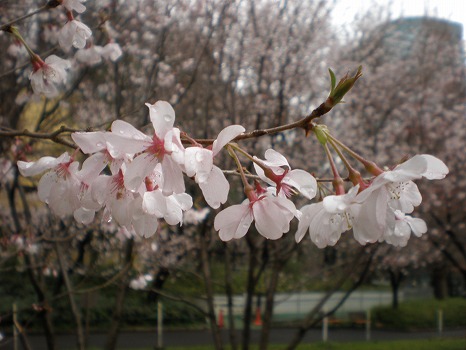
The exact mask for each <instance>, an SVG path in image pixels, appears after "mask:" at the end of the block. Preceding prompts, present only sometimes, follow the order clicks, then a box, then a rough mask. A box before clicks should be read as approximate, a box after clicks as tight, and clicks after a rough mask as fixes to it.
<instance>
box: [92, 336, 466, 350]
mask: <svg viewBox="0 0 466 350" xmlns="http://www.w3.org/2000/svg"><path fill="white" fill-rule="evenodd" d="M283 348H284V345H271V346H270V347H269V349H270V350H283ZM166 349H167V350H214V347H212V346H191V347H169V348H166ZM228 349H229V348H228V347H226V350H228ZM394 349H396V350H465V349H466V338H464V339H427V340H398V341H383V342H354V343H332V342H329V343H314V344H306V345H301V346H299V347H298V350H394ZM94 350H97V349H94ZM122 350H123V349H122ZM125 350H153V348H139V349H125ZM251 350H257V346H252V347H251Z"/></svg>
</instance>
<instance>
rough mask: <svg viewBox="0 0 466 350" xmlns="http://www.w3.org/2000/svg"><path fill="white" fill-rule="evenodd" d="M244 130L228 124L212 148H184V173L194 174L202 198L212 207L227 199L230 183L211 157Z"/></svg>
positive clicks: (216, 206)
mask: <svg viewBox="0 0 466 350" xmlns="http://www.w3.org/2000/svg"><path fill="white" fill-rule="evenodd" d="M244 131H245V129H244V127H242V126H241V125H230V126H228V127H226V128H225V129H223V130H222V131H221V132H220V133H219V134H218V138H217V139H216V140H215V141H214V143H213V145H212V150H210V149H206V148H202V147H188V148H187V149H186V150H185V163H184V166H185V171H186V175H188V176H190V177H192V176H195V180H196V182H197V183H198V185H199V187H200V189H201V190H202V194H203V195H204V199H205V200H206V202H207V204H209V205H210V206H211V207H212V208H214V209H216V208H218V207H220V204H223V203H225V202H226V201H227V199H228V192H229V190H230V184H229V183H228V181H227V179H226V178H225V175H224V174H223V172H222V170H221V169H220V168H219V167H217V166H215V165H214V164H213V159H214V157H215V156H216V155H217V154H218V153H219V152H220V150H221V149H222V148H223V147H224V146H225V145H226V144H228V143H229V142H230V141H231V140H233V139H234V138H235V137H236V136H238V135H240V134H242V133H243V132H244Z"/></svg>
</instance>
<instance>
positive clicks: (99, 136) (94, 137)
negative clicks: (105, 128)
mask: <svg viewBox="0 0 466 350" xmlns="http://www.w3.org/2000/svg"><path fill="white" fill-rule="evenodd" d="M71 138H72V139H73V141H74V142H75V143H76V144H77V145H78V147H79V148H80V149H81V151H83V153H86V154H90V153H96V152H99V151H103V150H104V149H105V148H106V144H105V132H102V131H96V132H75V133H73V134H71Z"/></svg>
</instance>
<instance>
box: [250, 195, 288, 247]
mask: <svg viewBox="0 0 466 350" xmlns="http://www.w3.org/2000/svg"><path fill="white" fill-rule="evenodd" d="M252 211H253V215H254V220H255V226H256V229H257V231H258V232H259V233H260V234H261V235H262V236H264V237H265V238H268V239H279V238H280V237H282V236H283V233H285V232H287V231H288V230H287V228H288V229H289V221H288V220H287V218H286V217H285V215H284V213H283V212H282V210H280V208H279V207H278V206H276V205H275V204H274V203H273V201H271V200H270V199H269V198H264V199H262V200H259V201H257V202H255V203H254V204H253V206H252Z"/></svg>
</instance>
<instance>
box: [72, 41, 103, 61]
mask: <svg viewBox="0 0 466 350" xmlns="http://www.w3.org/2000/svg"><path fill="white" fill-rule="evenodd" d="M74 58H75V59H76V60H78V61H79V62H81V63H84V64H86V65H88V66H95V65H96V64H99V63H101V62H102V46H98V45H91V46H90V47H88V48H85V49H81V50H78V51H76V53H75V55H74Z"/></svg>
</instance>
